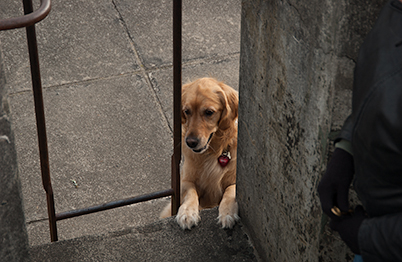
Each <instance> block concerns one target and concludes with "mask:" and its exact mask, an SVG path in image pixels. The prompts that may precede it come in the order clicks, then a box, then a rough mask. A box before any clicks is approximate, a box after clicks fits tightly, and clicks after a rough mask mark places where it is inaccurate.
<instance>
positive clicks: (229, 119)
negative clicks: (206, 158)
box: [182, 78, 239, 154]
mask: <svg viewBox="0 0 402 262" xmlns="http://www.w3.org/2000/svg"><path fill="white" fill-rule="evenodd" d="M238 101H239V98H238V94H237V92H236V91H235V90H234V89H233V88H231V87H229V86H227V85H225V84H223V83H222V82H219V81H217V80H215V79H213V78H201V79H198V80H195V81H194V82H191V83H188V84H185V85H184V86H183V88H182V124H183V133H184V140H185V143H186V145H187V146H188V147H189V148H190V149H191V150H193V152H195V153H200V154H201V153H204V152H205V151H206V150H207V149H208V147H209V144H210V142H211V139H212V138H213V136H214V134H215V133H216V132H217V131H218V130H222V131H224V130H227V129H228V128H231V127H233V126H234V121H235V120H236V119H237V114H238V109H237V107H238Z"/></svg>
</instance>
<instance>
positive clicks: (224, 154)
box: [218, 150, 232, 167]
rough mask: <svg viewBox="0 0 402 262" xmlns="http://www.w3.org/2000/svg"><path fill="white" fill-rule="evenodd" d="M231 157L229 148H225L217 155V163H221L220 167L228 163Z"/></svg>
mask: <svg viewBox="0 0 402 262" xmlns="http://www.w3.org/2000/svg"><path fill="white" fill-rule="evenodd" d="M231 159H232V157H231V156H230V152H229V150H225V151H223V152H222V154H221V155H220V156H219V157H218V163H219V165H221V167H225V166H226V165H227V164H229V162H230V160H231Z"/></svg>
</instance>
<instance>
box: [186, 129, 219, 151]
mask: <svg viewBox="0 0 402 262" xmlns="http://www.w3.org/2000/svg"><path fill="white" fill-rule="evenodd" d="M213 134H214V133H211V134H210V135H209V138H208V141H207V143H206V144H205V145H204V146H203V147H202V148H199V149H195V148H197V146H198V145H199V143H200V139H198V138H196V137H187V138H186V144H187V146H188V147H189V148H191V150H193V152H194V153H202V152H204V151H205V150H206V149H207V148H208V145H209V142H211V139H212V136H213Z"/></svg>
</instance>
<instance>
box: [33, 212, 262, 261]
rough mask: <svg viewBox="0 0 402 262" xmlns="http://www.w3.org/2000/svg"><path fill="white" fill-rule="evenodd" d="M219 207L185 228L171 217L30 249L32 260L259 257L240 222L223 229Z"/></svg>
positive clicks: (254, 258) (152, 259) (223, 258)
mask: <svg viewBox="0 0 402 262" xmlns="http://www.w3.org/2000/svg"><path fill="white" fill-rule="evenodd" d="M217 216H218V210H217V208H214V209H211V210H204V211H202V212H201V218H202V221H201V223H200V225H199V227H196V228H194V229H192V230H191V231H189V230H186V231H183V230H182V229H181V228H179V227H178V226H177V224H176V222H175V221H174V219H171V218H168V219H164V220H161V221H157V222H154V223H150V224H147V225H144V226H139V227H136V228H125V229H124V230H120V231H116V232H113V233H109V234H104V235H100V236H83V237H80V238H76V239H72V240H65V241H61V242H58V243H55V244H45V245H42V246H35V247H33V248H32V249H31V257H32V260H33V261H41V262H45V261H49V262H50V261H63V262H68V261H71V262H73V261H74V262H75V261H96V262H100V261H104V262H110V261H183V262H184V261H190V262H204V261H225V262H226V261H227V262H241V261H243V262H249V261H250V262H251V261H257V259H256V256H255V255H254V249H253V247H252V246H251V245H250V240H249V238H248V236H247V235H246V234H245V233H244V231H243V230H242V228H243V226H242V225H241V224H238V225H236V226H235V227H234V228H233V229H228V230H223V229H221V228H220V227H219V225H218V224H217V223H216V217H217Z"/></svg>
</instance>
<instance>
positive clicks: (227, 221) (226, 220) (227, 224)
mask: <svg viewBox="0 0 402 262" xmlns="http://www.w3.org/2000/svg"><path fill="white" fill-rule="evenodd" d="M239 220H240V217H239V216H238V215H237V214H233V215H223V216H222V215H219V216H218V223H219V224H221V225H222V228H233V226H234V225H235V224H236V222H237V221H239Z"/></svg>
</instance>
